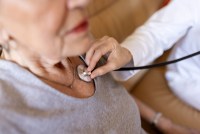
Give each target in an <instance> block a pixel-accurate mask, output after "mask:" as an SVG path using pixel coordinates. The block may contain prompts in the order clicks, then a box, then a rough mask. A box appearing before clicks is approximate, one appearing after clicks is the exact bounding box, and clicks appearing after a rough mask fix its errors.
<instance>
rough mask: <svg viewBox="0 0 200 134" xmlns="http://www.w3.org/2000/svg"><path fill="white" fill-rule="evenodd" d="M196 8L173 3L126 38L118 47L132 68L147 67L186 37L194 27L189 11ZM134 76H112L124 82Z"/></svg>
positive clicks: (175, 0)
mask: <svg viewBox="0 0 200 134" xmlns="http://www.w3.org/2000/svg"><path fill="white" fill-rule="evenodd" d="M192 2H193V3H192ZM195 7H196V6H195V0H190V1H188V0H172V1H171V2H170V3H169V4H168V5H167V6H166V7H164V8H162V9H161V10H159V11H157V12H156V13H155V14H154V15H153V16H152V17H151V18H150V19H149V20H148V21H147V22H146V23H145V24H144V25H142V26H141V27H139V28H138V29H136V31H135V32H134V33H133V34H132V35H130V36H129V37H127V38H126V39H125V41H124V42H122V44H121V45H122V47H125V48H127V49H128V50H129V51H130V52H131V54H132V56H133V62H134V66H143V65H147V64H148V63H150V62H152V61H153V60H155V59H156V58H157V57H159V56H160V55H162V54H163V52H164V51H165V50H167V49H169V48H171V47H172V46H173V45H174V44H175V42H177V41H178V40H179V39H181V38H182V37H183V36H184V35H186V33H187V31H188V30H189V29H190V28H192V26H193V24H194V19H193V18H194V17H193V16H192V11H191V10H192V9H193V8H195ZM136 72H138V71H130V72H113V76H114V78H115V79H117V80H127V79H128V78H130V77H132V76H133V75H134V74H135V73H136ZM120 76H123V77H120Z"/></svg>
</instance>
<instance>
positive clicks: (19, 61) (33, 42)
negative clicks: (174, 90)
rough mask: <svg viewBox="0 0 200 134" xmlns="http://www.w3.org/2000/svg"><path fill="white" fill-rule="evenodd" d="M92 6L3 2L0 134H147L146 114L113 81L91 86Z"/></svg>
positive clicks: (41, 0)
mask: <svg viewBox="0 0 200 134" xmlns="http://www.w3.org/2000/svg"><path fill="white" fill-rule="evenodd" d="M87 3H88V0H1V1H0V44H1V47H2V49H3V50H2V59H1V60H0V74H1V75H0V132H1V133H4V134H11V133H12V134H23V133H29V134H42V133H43V134H44V133H45V134H51V133H52V134H66V133H75V134H77V133H81V134H95V133H101V134H102V133H119V134H141V133H145V132H144V131H143V129H142V128H141V122H140V116H139V111H138V108H137V106H136V104H135V102H134V101H133V99H132V98H131V97H130V96H129V94H128V93H127V92H126V90H124V89H123V87H122V86H120V85H118V84H117V83H116V82H115V81H114V80H113V79H112V78H111V76H110V75H105V76H103V77H99V78H96V79H94V80H93V81H91V82H85V81H83V80H81V79H80V78H79V77H78V73H77V67H78V66H79V65H85V61H84V58H83V56H81V55H83V54H84V53H85V52H86V51H87V50H88V49H89V48H90V45H91V43H90V41H91V38H90V34H89V32H88V21H87V16H86V15H85V14H84V8H85V6H86V4H87Z"/></svg>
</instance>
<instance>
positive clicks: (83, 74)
mask: <svg viewBox="0 0 200 134" xmlns="http://www.w3.org/2000/svg"><path fill="white" fill-rule="evenodd" d="M199 54H200V51H198V52H195V53H192V54H190V55H187V56H184V57H182V58H179V59H175V60H171V61H166V62H161V63H156V64H152V65H147V66H138V67H126V68H120V69H117V70H114V71H130V70H141V69H150V68H154V67H160V66H166V65H169V64H174V63H177V62H180V61H183V60H186V59H189V58H192V57H194V56H197V55H199ZM77 73H78V76H79V78H80V79H81V80H83V81H85V82H90V81H92V79H91V78H90V75H91V72H88V71H87V67H86V66H85V65H79V66H77Z"/></svg>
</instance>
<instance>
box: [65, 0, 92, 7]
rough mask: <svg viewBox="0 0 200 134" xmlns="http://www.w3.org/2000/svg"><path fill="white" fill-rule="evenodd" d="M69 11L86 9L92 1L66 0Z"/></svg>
mask: <svg viewBox="0 0 200 134" xmlns="http://www.w3.org/2000/svg"><path fill="white" fill-rule="evenodd" d="M66 1H67V6H68V8H69V9H74V8H78V7H85V6H86V5H87V4H88V3H89V1H90V0H66Z"/></svg>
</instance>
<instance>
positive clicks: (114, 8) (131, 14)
mask: <svg viewBox="0 0 200 134" xmlns="http://www.w3.org/2000/svg"><path fill="white" fill-rule="evenodd" d="M164 2H165V0H92V1H91V3H90V5H89V6H88V9H87V12H88V14H89V21H90V26H91V27H90V29H91V32H92V34H93V36H94V37H95V38H100V37H102V36H104V35H108V36H112V37H115V38H116V39H117V40H118V41H119V42H122V41H123V40H124V39H125V38H126V37H127V36H128V35H129V34H131V33H132V32H133V31H134V30H135V29H136V28H137V27H138V26H140V25H142V24H143V23H144V22H145V21H146V20H147V19H148V18H149V17H150V16H151V15H152V14H153V13H154V12H155V11H156V10H158V9H159V8H161V6H162V5H163V3H164ZM168 53H169V52H166V53H165V54H164V56H162V57H161V58H159V59H158V60H157V61H158V62H159V61H163V60H166V57H167V54H168ZM164 72H165V67H160V68H155V69H151V70H143V71H141V72H139V73H138V74H137V75H136V76H134V77H133V78H131V79H130V80H128V81H127V82H124V83H122V84H124V86H125V87H126V88H127V90H129V92H130V93H131V94H133V95H134V96H136V97H137V98H139V99H140V100H142V101H143V102H145V103H146V104H147V105H149V106H150V107H152V108H154V109H155V110H156V111H159V112H162V113H163V114H164V115H165V116H167V117H169V118H170V119H172V120H173V121H174V122H176V123H178V124H181V125H185V126H188V127H192V128H196V129H199V130H200V111H197V110H195V109H193V108H192V107H190V106H188V105H186V104H185V103H183V102H182V101H180V100H179V99H178V98H177V97H176V96H175V95H173V93H172V92H171V91H170V89H169V87H168V86H167V84H166V81H165V79H164Z"/></svg>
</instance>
